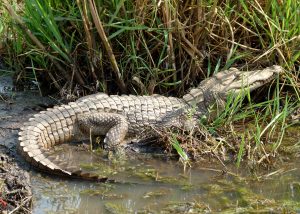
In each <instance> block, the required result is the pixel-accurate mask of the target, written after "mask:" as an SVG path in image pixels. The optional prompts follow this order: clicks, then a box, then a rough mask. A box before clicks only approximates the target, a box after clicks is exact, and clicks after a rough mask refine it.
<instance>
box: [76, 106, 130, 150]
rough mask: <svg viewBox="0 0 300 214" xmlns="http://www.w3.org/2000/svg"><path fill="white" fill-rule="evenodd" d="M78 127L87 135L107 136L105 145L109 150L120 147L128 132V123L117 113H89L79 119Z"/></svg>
mask: <svg viewBox="0 0 300 214" xmlns="http://www.w3.org/2000/svg"><path fill="white" fill-rule="evenodd" d="M77 122H78V127H79V129H80V130H81V131H82V132H83V133H84V134H85V135H89V134H91V135H105V139H104V144H105V147H107V148H108V149H115V148H116V147H117V146H118V145H120V144H121V143H122V142H123V141H124V138H125V136H126V134H127V132H128V122H127V120H126V118H125V117H124V116H123V115H120V114H116V113H107V112H102V113H87V114H83V115H81V116H80V117H79V118H78V119H77Z"/></svg>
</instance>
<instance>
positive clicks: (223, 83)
mask: <svg viewBox="0 0 300 214" xmlns="http://www.w3.org/2000/svg"><path fill="white" fill-rule="evenodd" d="M282 72H283V68H282V67H280V66H278V65H274V66H271V67H267V68H265V69H262V70H255V71H246V72H241V71H239V70H238V69H236V68H231V69H229V70H228V71H226V72H220V73H218V74H217V75H216V81H217V82H218V83H219V84H215V85H214V86H213V87H212V88H211V89H210V90H211V91H214V92H217V93H218V92H219V93H221V94H225V95H227V94H231V93H234V94H239V93H240V92H242V91H244V90H250V91H253V90H255V89H257V88H259V87H261V86H263V85H264V84H266V83H268V82H270V81H271V80H273V79H274V78H275V77H276V75H277V74H279V73H282Z"/></svg>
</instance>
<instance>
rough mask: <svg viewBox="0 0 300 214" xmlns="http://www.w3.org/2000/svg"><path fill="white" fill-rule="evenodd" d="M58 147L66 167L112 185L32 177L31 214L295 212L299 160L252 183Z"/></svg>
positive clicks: (240, 173) (232, 170)
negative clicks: (87, 172)
mask: <svg viewBox="0 0 300 214" xmlns="http://www.w3.org/2000/svg"><path fill="white" fill-rule="evenodd" d="M62 147H63V151H65V152H66V153H67V156H61V158H65V159H66V160H70V159H71V160H73V161H70V162H69V165H73V166H75V165H79V166H81V167H82V168H83V169H86V170H94V172H97V171H101V170H103V171H105V173H106V174H107V175H109V176H108V177H109V178H110V179H113V180H114V183H95V182H87V181H79V180H65V179H58V178H53V177H45V176H40V175H37V174H33V179H32V182H33V188H34V193H35V203H34V204H35V206H34V213H47V212H48V213H66V212H69V213H161V212H162V213H184V212H186V213H188V212H189V213H202V212H210V211H212V212H216V211H222V212H225V211H228V212H235V211H241V212H250V211H263V210H264V211H266V212H268V211H270V212H272V211H274V212H283V211H284V209H285V210H286V211H292V210H293V211H296V212H300V203H299V202H300V170H299V169H298V166H299V164H300V160H296V161H294V162H293V163H292V164H283V165H282V166H281V167H280V168H278V169H277V170H279V171H276V170H273V171H269V172H264V173H262V174H261V175H262V176H260V177H254V176H253V175H252V176H249V174H248V173H247V172H245V169H243V168H241V169H239V170H237V169H236V167H229V168H227V170H228V172H227V173H224V172H223V171H222V170H218V169H217V167H216V166H209V165H206V166H194V167H193V168H192V169H188V170H186V171H185V172H184V171H183V167H182V164H180V163H178V162H175V161H171V160H166V159H163V158H159V157H156V158H153V157H151V156H148V155H137V157H134V158H132V157H131V158H130V157H128V158H129V159H128V160H126V161H124V162H116V163H112V162H109V161H107V160H106V159H105V158H99V157H100V156H101V154H100V156H99V154H95V153H92V152H86V151H81V149H79V150H78V147H77V146H69V145H68V146H66V145H65V146H62ZM63 151H62V150H61V151H59V152H58V154H59V153H64V152H63ZM71 151H72V152H71ZM78 160H80V161H79V162H80V163H79V162H78ZM92 163H93V164H92ZM220 169H224V168H221V167H220ZM100 174H101V172H100ZM247 174H248V175H247Z"/></svg>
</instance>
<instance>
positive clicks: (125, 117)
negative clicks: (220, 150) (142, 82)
mask: <svg viewBox="0 0 300 214" xmlns="http://www.w3.org/2000/svg"><path fill="white" fill-rule="evenodd" d="M280 72H282V68H281V67H279V66H272V67H269V68H266V69H263V70H255V71H248V72H241V71H239V70H237V69H234V68H232V69H229V70H226V71H222V72H219V73H218V74H216V75H215V76H213V77H211V78H208V79H206V80H204V81H203V82H202V83H201V84H200V85H199V86H198V87H197V88H195V89H192V90H191V91H190V92H189V93H188V94H186V95H185V96H183V98H175V97H164V96H160V95H153V96H133V95H129V96H127V95H123V96H116V95H111V96H108V95H106V94H103V93H99V94H94V95H90V96H86V97H83V98H81V99H79V100H77V101H76V102H71V103H69V104H67V105H61V106H57V107H54V108H50V109H47V111H42V112H40V113H38V114H36V115H34V117H33V118H31V119H30V120H29V122H27V123H26V124H24V127H23V128H22V129H21V131H20V132H19V140H20V151H21V154H22V155H23V156H24V157H25V159H26V160H27V161H28V162H30V163H31V164H32V165H34V166H36V167H38V168H40V169H42V170H47V171H50V172H52V173H56V174H60V175H67V176H75V177H83V178H91V179H100V180H101V179H102V178H98V177H97V176H94V175H91V174H83V173H82V172H81V170H80V169H75V170H74V169H63V168H62V167H61V166H59V165H57V164H55V163H54V162H52V161H51V160H50V159H49V157H48V153H47V152H46V150H47V149H50V148H51V147H53V146H55V145H57V144H60V143H63V142H67V141H72V140H80V139H85V138H89V137H90V134H91V135H105V139H104V143H105V145H106V146H107V148H108V149H114V148H116V147H118V145H120V144H121V143H122V142H123V141H124V139H125V137H128V136H139V135H140V134H141V133H142V132H143V131H145V130H146V129H147V128H148V127H151V126H152V127H155V128H159V127H170V126H177V127H184V126H185V125H186V123H187V119H186V116H185V115H186V112H187V111H189V110H190V109H191V108H193V109H196V113H195V114H194V117H195V118H198V117H199V116H201V115H203V114H206V113H207V109H208V107H209V106H210V105H212V104H214V103H215V102H216V101H219V100H224V99H226V96H227V95H228V94H229V93H234V94H238V93H240V92H242V91H243V90H244V89H245V88H247V89H249V90H250V91H251V90H254V89H256V88H258V87H260V86H262V85H264V84H265V83H267V82H269V81H270V80H272V79H273V78H274V77H275V76H276V75H275V74H278V73H280ZM103 179H104V178H103Z"/></svg>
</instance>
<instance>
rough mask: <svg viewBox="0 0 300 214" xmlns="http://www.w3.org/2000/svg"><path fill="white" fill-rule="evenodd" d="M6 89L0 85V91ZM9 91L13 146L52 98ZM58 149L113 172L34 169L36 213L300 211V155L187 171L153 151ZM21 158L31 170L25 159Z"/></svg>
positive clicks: (0, 105) (1, 123) (5, 121)
mask: <svg viewBox="0 0 300 214" xmlns="http://www.w3.org/2000/svg"><path fill="white" fill-rule="evenodd" d="M2 83H3V82H2ZM5 84H6V85H9V84H10V83H9V80H6V82H4V83H3V84H2V85H5ZM0 86H1V81H0ZM1 90H2V92H1ZM6 90H7V88H5V89H4V87H2V88H1V87H0V93H3V91H6ZM5 93H6V92H5ZM6 95H7V97H8V98H7V101H5V102H0V118H1V120H0V131H1V132H0V134H1V135H0V144H1V145H3V146H5V147H7V149H9V150H11V151H14V150H15V149H16V148H15V145H16V143H17V132H18V128H19V127H20V126H21V125H22V123H23V122H24V121H26V120H27V119H28V118H29V117H30V116H31V115H32V114H34V113H35V112H37V111H39V110H43V109H41V108H43V106H44V105H46V106H47V105H48V104H49V103H51V101H49V100H47V99H45V98H41V97H39V96H38V93H26V92H18V93H7V94H6ZM296 130H297V129H296ZM291 136H293V137H295V136H296V134H293V133H292V134H291ZM298 137H299V136H298ZM55 154H56V155H57V156H59V158H60V159H63V160H64V161H65V162H66V164H67V165H69V166H78V167H81V168H82V169H84V170H86V171H89V172H90V171H92V172H93V173H97V174H99V175H103V176H108V177H109V179H110V180H111V182H108V183H96V182H89V181H82V180H70V179H63V178H59V177H54V176H49V175H46V174H44V173H40V172H38V171H34V170H31V182H32V189H33V192H34V203H33V204H34V206H33V213H204V212H222V213H224V212H227V213H234V212H241V213H249V212H257V211H260V212H262V211H265V212H268V213H282V212H285V213H290V212H294V213H300V169H299V164H300V159H299V158H291V159H290V160H285V161H283V163H282V164H281V165H278V166H276V169H273V170H270V171H258V172H254V173H253V172H252V173H250V172H249V171H248V169H247V168H244V167H240V168H239V169H237V168H236V167H235V166H234V165H233V166H227V169H226V170H227V173H225V172H224V167H223V166H220V165H219V164H202V165H198V166H197V165H196V164H193V167H192V168H191V169H190V168H187V170H186V171H184V170H183V166H182V164H181V163H180V162H177V161H174V160H173V161H172V160H168V159H166V158H164V157H159V156H158V157H152V156H151V155H149V154H145V155H143V154H135V155H134V154H131V155H129V156H128V157H127V159H126V160H124V161H108V160H107V159H106V155H105V154H104V153H103V152H89V151H88V146H83V145H82V144H72V145H70V144H64V145H61V146H59V147H58V149H57V151H56V153H55ZM15 155H16V156H17V154H15ZM17 160H18V158H17ZM18 163H19V164H20V165H21V166H23V167H24V169H26V170H28V168H27V167H28V166H26V164H23V160H22V159H21V158H20V160H19V162H18ZM255 174H256V176H255Z"/></svg>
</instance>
